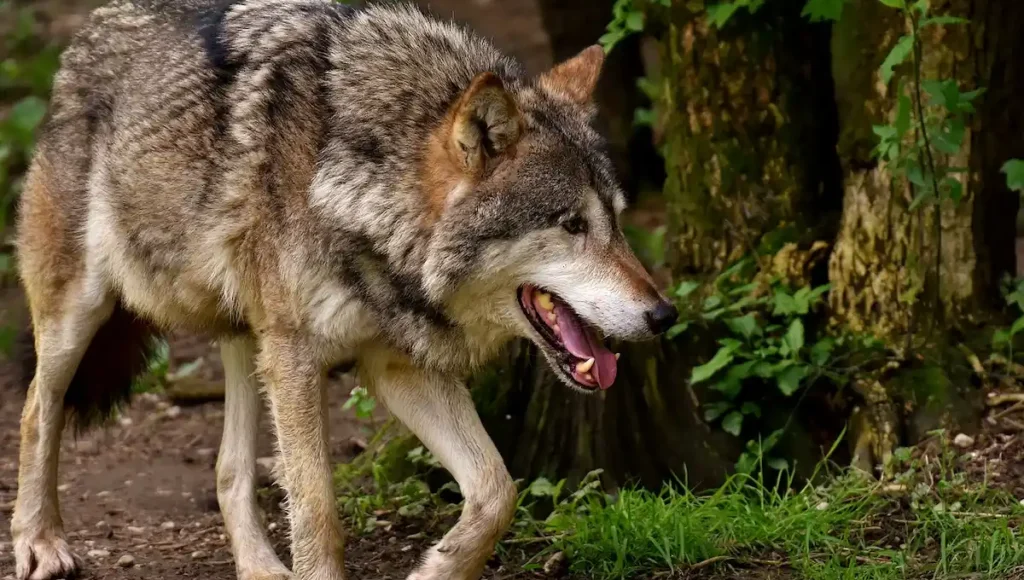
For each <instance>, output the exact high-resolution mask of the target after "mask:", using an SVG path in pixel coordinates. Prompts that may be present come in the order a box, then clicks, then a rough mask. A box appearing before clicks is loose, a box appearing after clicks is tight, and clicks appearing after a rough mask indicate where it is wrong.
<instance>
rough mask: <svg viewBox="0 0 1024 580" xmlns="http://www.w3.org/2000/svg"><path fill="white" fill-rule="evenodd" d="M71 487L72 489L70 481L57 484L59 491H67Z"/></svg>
mask: <svg viewBox="0 0 1024 580" xmlns="http://www.w3.org/2000/svg"><path fill="white" fill-rule="evenodd" d="M69 489H71V484H70V483H63V484H61V485H58V486H57V491H60V492H65V491H67V490H69Z"/></svg>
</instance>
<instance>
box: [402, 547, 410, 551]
mask: <svg viewBox="0 0 1024 580" xmlns="http://www.w3.org/2000/svg"><path fill="white" fill-rule="evenodd" d="M411 549H412V546H402V551H403V552H408V551H409V550H411Z"/></svg>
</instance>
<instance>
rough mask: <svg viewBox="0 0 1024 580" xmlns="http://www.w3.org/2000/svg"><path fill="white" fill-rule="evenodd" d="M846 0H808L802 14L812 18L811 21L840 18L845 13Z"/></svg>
mask: <svg viewBox="0 0 1024 580" xmlns="http://www.w3.org/2000/svg"><path fill="white" fill-rule="evenodd" d="M843 1H844V0H807V4H804V9H803V12H801V13H800V16H806V17H808V18H810V20H811V22H821V21H822V20H839V18H840V17H841V16H842V15H843Z"/></svg>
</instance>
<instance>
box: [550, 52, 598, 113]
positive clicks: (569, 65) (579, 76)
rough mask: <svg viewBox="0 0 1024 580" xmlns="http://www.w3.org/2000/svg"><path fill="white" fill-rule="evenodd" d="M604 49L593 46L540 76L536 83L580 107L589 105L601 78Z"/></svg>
mask: <svg viewBox="0 0 1024 580" xmlns="http://www.w3.org/2000/svg"><path fill="white" fill-rule="evenodd" d="M602 65H604V49H603V48H601V47H600V46H599V45H596V44H595V45H593V46H591V47H589V48H586V49H584V50H583V51H582V52H580V53H579V54H577V55H576V56H574V57H572V58H570V59H569V60H567V61H565V62H562V63H560V64H557V65H555V67H554V68H552V69H551V70H549V71H548V72H546V73H544V74H542V75H540V77H539V78H538V79H537V82H538V83H539V84H540V86H541V88H543V89H545V90H546V91H548V92H550V93H554V94H556V95H560V96H563V97H565V98H568V99H569V100H570V101H573V102H574V103H577V104H580V105H586V104H588V103H590V101H591V99H592V98H593V96H594V88H595V87H597V80H598V79H599V78H600V77H601V66H602Z"/></svg>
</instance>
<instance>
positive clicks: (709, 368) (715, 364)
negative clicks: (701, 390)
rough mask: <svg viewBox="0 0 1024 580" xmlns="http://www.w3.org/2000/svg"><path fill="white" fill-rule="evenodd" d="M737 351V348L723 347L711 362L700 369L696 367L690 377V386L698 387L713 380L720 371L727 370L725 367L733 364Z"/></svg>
mask: <svg viewBox="0 0 1024 580" xmlns="http://www.w3.org/2000/svg"><path fill="white" fill-rule="evenodd" d="M735 350H736V349H735V348H730V347H728V346H723V347H722V348H720V349H718V352H717V353H715V356H714V357H713V358H712V359H711V360H709V361H708V362H706V363H704V364H702V365H700V366H698V367H694V369H693V372H692V374H691V375H690V384H691V385H696V384H698V383H702V382H704V381H706V380H708V379H709V378H711V376H712V375H714V374H715V373H717V372H718V371H720V370H722V369H723V368H725V366H726V365H728V364H729V363H731V362H732V359H733V358H735V357H734V356H733V354H732V353H733V351H735Z"/></svg>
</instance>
